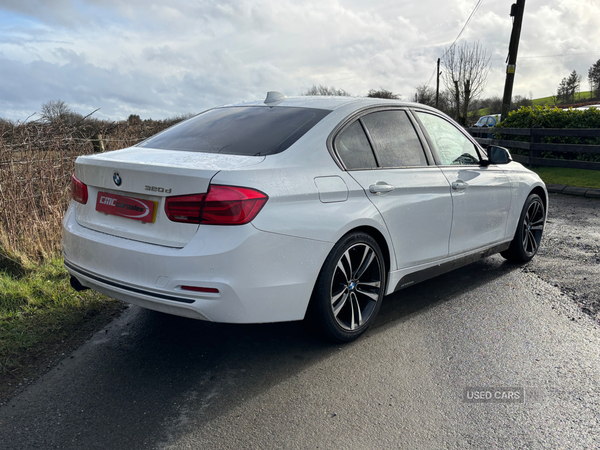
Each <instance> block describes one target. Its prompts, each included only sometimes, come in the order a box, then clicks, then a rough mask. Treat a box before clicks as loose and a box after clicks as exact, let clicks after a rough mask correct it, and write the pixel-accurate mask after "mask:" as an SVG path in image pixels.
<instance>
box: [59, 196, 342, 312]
mask: <svg viewBox="0 0 600 450" xmlns="http://www.w3.org/2000/svg"><path fill="white" fill-rule="evenodd" d="M332 246H333V244H331V243H329V242H323V241H317V240H310V239H302V238H297V237H291V236H286V235H281V234H275V233H268V232H263V231H260V230H257V229H256V228H255V227H254V226H252V225H251V224H248V225H242V226H235V227H220V226H201V227H200V229H199V231H198V233H197V234H196V235H195V236H194V237H193V239H192V240H191V241H190V242H189V243H188V244H187V245H186V246H185V247H183V248H171V247H164V246H159V245H154V244H147V243H143V242H138V241H134V240H131V239H124V238H119V237H115V236H111V235H109V234H105V233H101V232H98V231H94V230H90V229H88V228H85V227H83V226H81V225H79V224H78V223H77V221H76V220H75V214H74V211H73V208H72V207H71V208H69V210H68V211H67V214H66V216H65V219H64V222H63V255H64V260H65V267H66V269H67V271H68V272H69V273H70V274H71V275H72V276H74V277H75V278H76V279H77V280H78V281H79V282H80V283H81V284H82V285H83V286H85V287H89V288H92V289H94V290H96V291H98V292H101V293H103V294H105V295H108V296H110V297H113V298H116V299H119V300H122V301H125V302H129V303H133V304H137V305H140V306H142V307H145V308H149V309H154V310H157V311H162V312H165V313H169V314H175V315H179V316H184V317H192V318H196V319H201V320H208V321H214V322H224V323H264V322H281V321H290V320H300V319H302V318H303V317H304V315H305V312H306V308H307V306H308V302H309V300H310V296H311V293H312V289H313V286H314V283H315V280H316V278H317V276H318V273H319V271H320V269H321V265H322V264H323V261H324V260H325V258H326V257H327V254H328V253H329V251H330V250H331V248H332ZM272 255H277V257H276V258H274V257H273V256H272ZM182 286H194V287H202V288H211V289H217V290H218V293H216V292H195V291H187V290H182V288H181V287H182Z"/></svg>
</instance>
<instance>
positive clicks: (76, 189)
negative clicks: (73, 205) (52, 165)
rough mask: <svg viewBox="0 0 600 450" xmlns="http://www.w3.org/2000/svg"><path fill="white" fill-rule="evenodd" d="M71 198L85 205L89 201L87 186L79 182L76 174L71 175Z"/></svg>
mask: <svg viewBox="0 0 600 450" xmlns="http://www.w3.org/2000/svg"><path fill="white" fill-rule="evenodd" d="M71 198H72V199H73V200H75V201H76V202H79V203H82V204H84V205H85V204H86V203H87V201H88V190H87V185H85V184H83V183H82V182H81V181H79V180H78V179H77V177H76V176H75V174H73V175H71Z"/></svg>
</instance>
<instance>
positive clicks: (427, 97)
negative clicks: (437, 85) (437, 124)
mask: <svg viewBox="0 0 600 450" xmlns="http://www.w3.org/2000/svg"><path fill="white" fill-rule="evenodd" d="M416 90H417V92H416V94H415V96H416V100H417V102H418V103H421V104H423V105H428V106H433V107H434V108H435V107H436V106H435V103H436V102H435V89H434V88H432V87H429V86H427V85H426V84H422V85H420V86H417V87H416ZM437 109H439V110H440V111H442V112H444V113H446V114H452V111H454V110H456V108H454V106H453V101H452V96H451V95H450V92H448V91H442V92H440V95H439V98H438V106H437Z"/></svg>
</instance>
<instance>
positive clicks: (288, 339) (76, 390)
mask: <svg viewBox="0 0 600 450" xmlns="http://www.w3.org/2000/svg"><path fill="white" fill-rule="evenodd" d="M551 201H552V208H551V216H550V223H549V224H548V227H547V234H546V239H545V241H544V247H543V248H542V249H541V252H540V255H539V258H536V260H534V262H532V263H530V264H528V265H526V266H522V267H519V266H513V265H509V264H507V263H505V262H504V260H503V259H502V258H501V257H499V256H493V257H490V258H487V259H486V260H483V261H480V262H477V263H475V264H472V265H470V266H468V267H465V268H462V269H460V270H458V271H455V272H453V273H450V274H447V275H444V276H441V277H438V278H436V279H433V280H430V281H427V282H424V283H421V284H419V285H417V286H414V287H411V288H409V289H407V290H404V291H402V292H400V293H396V294H394V295H392V296H390V297H386V299H385V302H384V304H383V307H382V309H381V312H380V314H379V318H378V320H377V322H376V324H375V326H374V327H373V328H372V329H371V330H369V331H368V332H367V334H366V335H364V336H363V337H362V338H361V339H360V340H358V341H357V342H355V343H352V344H349V345H345V346H331V345H327V344H324V343H322V342H320V341H318V340H316V339H315V338H313V337H311V336H310V335H307V334H306V333H305V331H304V330H303V328H302V326H301V325H300V324H298V323H291V324H271V325H260V326H254V325H253V326H232V325H218V324H210V323H202V322H197V321H193V320H189V319H183V318H177V317H171V316H166V315H163V314H159V313H154V312H151V311H147V310H142V309H140V308H137V307H131V308H129V309H128V310H127V311H126V312H125V313H124V315H123V316H122V317H121V318H120V319H118V320H116V321H115V322H113V323H112V324H110V325H109V326H108V327H107V328H105V329H104V330H102V331H101V332H99V333H97V334H95V335H94V337H93V338H92V339H91V340H90V341H89V342H87V343H86V344H85V345H83V346H82V347H81V348H79V349H78V350H77V351H75V352H74V353H73V354H72V355H70V356H69V357H67V358H65V360H64V361H63V362H62V363H61V364H59V365H58V366H57V367H55V368H54V369H52V370H51V371H50V372H48V373H47V374H45V375H44V376H43V377H41V378H40V379H39V380H37V382H35V383H34V384H33V385H31V386H29V387H28V388H27V389H26V390H25V391H24V392H22V393H21V394H20V395H18V396H17V397H15V398H13V399H12V400H11V401H10V402H9V403H8V404H7V405H5V406H2V407H1V408H0V448H2V449H5V450H8V449H34V448H43V449H51V448H69V449H96V448H97V449H128V450H134V449H149V448H165V449H181V448H190V449H192V448H193V449H213V448H214V449H221V448H222V449H241V448H265V449H271V448H282V449H283V448H290V449H311V448H315V449H316V448H319V449H339V448H343V449H373V448H408V449H430V448H431V449H439V448H447V449H465V448H473V449H489V448H503V449H510V448H515V449H516V448H519V449H522V448H529V449H542V448H544V449H546V448H600V431H599V430H600V386H599V381H600V327H599V325H598V323H597V322H596V321H595V320H594V319H593V318H592V317H591V316H590V314H594V311H595V310H594V311H592V310H591V309H589V308H588V311H589V314H588V313H584V312H582V310H581V309H580V307H578V306H577V304H576V301H578V302H579V303H580V304H582V305H583V304H584V303H585V304H587V305H591V304H594V302H595V300H597V299H598V283H599V282H600V281H599V280H600V276H598V275H599V273H598V265H599V264H598V260H597V259H596V258H600V256H599V253H598V250H599V247H598V244H597V243H598V242H600V239H599V238H600V236H598V232H599V230H600V227H599V226H598V225H599V222H598V221H599V220H600V219H599V217H598V214H599V213H600V200H590V199H579V198H576V197H567V196H553V197H552V199H551ZM570 211H575V212H574V213H573V214H574V215H573V216H571V215H570ZM578 236H579V239H578V238H577V237H578ZM578 244H581V245H579V246H578ZM577 255H579V256H577ZM590 277H595V278H594V279H592V280H590V279H589V278H590ZM584 278H585V279H584ZM588 281H589V283H588ZM590 290H591V291H590ZM594 290H595V291H594ZM593 308H594V307H592V309H593ZM467 388H478V389H477V390H476V391H474V390H472V389H469V390H468V392H469V393H471V394H472V393H473V392H484V395H483V397H485V396H487V394H486V393H487V392H490V395H492V397H494V396H496V395H497V393H498V392H500V393H501V392H512V393H513V400H515V398H514V397H515V396H517V395H518V397H519V399H518V400H519V402H516V403H500V402H498V401H494V402H486V403H472V402H467V401H465V396H466V392H465V389H467ZM499 388H510V389H508V390H505V391H501V390H500V389H499ZM515 393H516V394H515ZM494 400H496V399H494Z"/></svg>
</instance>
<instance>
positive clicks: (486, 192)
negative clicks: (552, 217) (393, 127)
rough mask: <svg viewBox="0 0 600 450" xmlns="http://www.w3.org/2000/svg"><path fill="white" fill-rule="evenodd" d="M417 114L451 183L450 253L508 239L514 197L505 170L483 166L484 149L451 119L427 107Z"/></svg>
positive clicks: (439, 163)
mask: <svg viewBox="0 0 600 450" xmlns="http://www.w3.org/2000/svg"><path fill="white" fill-rule="evenodd" d="M415 115H416V116H417V117H418V119H419V121H420V123H421V124H422V126H423V128H424V129H425V132H426V135H427V140H428V142H429V145H430V146H431V147H432V149H433V152H434V157H435V158H436V163H437V164H438V165H439V167H440V168H441V170H442V172H443V174H444V176H445V177H446V178H447V180H448V182H449V183H450V186H451V191H452V205H453V214H452V232H451V234H450V255H453V254H458V253H463V252H467V251H469V250H473V249H476V248H480V247H484V246H487V245H490V244H494V243H497V242H499V241H502V240H504V239H505V238H506V225H507V220H508V213H509V209H510V201H511V186H510V181H509V179H508V177H507V176H506V174H505V173H504V171H503V170H502V169H501V168H500V167H498V166H495V165H488V166H482V165H481V164H480V162H481V155H480V153H479V152H480V150H479V149H478V148H477V146H476V145H475V144H474V143H473V142H472V141H471V140H470V139H469V138H468V137H467V136H466V135H465V133H464V132H463V131H462V130H461V129H459V128H458V127H457V126H456V125H454V124H453V123H451V122H450V121H448V120H446V119H445V118H443V117H441V116H438V115H437V114H433V113H430V112H425V111H416V112H415Z"/></svg>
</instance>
